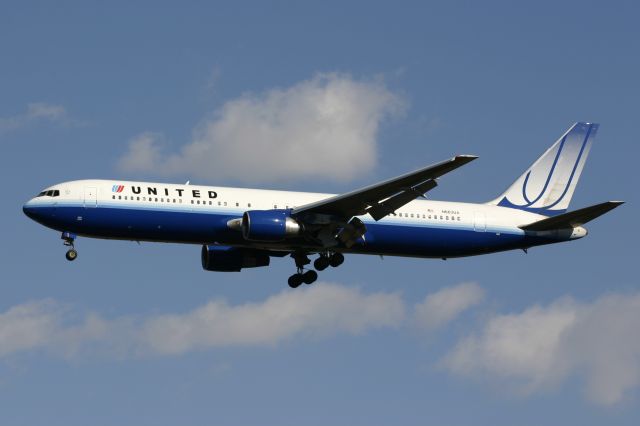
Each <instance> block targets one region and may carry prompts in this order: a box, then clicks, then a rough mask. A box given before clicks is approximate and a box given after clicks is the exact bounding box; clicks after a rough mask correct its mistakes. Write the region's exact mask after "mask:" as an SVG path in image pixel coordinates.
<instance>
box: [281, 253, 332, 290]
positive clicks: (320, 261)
mask: <svg viewBox="0 0 640 426" xmlns="http://www.w3.org/2000/svg"><path fill="white" fill-rule="evenodd" d="M291 257H293V260H294V261H295V262H296V268H297V270H298V272H297V273H295V274H293V275H291V276H290V277H289V281H288V283H289V287H291V288H298V287H300V285H301V284H302V283H305V284H312V283H313V282H315V281H316V280H317V279H318V273H317V272H316V271H314V270H312V269H309V270H307V271H306V272H305V271H304V267H305V266H306V265H308V264H309V263H311V260H309V257H307V255H306V254H304V253H294V254H292V255H291ZM343 263H344V255H343V254H342V253H322V254H320V256H318V258H317V259H316V260H315V261H314V262H313V267H314V268H315V269H316V270H318V271H324V270H325V269H327V268H328V267H329V266H331V267H334V268H336V267H338V266H340V265H342V264H343Z"/></svg>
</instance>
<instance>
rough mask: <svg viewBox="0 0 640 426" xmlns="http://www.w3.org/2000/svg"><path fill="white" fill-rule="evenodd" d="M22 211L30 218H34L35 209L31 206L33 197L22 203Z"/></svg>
mask: <svg viewBox="0 0 640 426" xmlns="http://www.w3.org/2000/svg"><path fill="white" fill-rule="evenodd" d="M22 211H23V212H24V214H26V215H27V217H29V218H30V219H34V218H35V209H34V207H33V199H31V200H29V201H27V202H26V203H24V205H23V206H22Z"/></svg>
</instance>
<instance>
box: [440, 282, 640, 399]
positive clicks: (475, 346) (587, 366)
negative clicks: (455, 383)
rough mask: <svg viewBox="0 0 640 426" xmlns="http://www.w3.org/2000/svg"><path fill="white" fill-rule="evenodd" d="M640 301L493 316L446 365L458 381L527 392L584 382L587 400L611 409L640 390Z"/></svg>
mask: <svg viewBox="0 0 640 426" xmlns="http://www.w3.org/2000/svg"><path fill="white" fill-rule="evenodd" d="M638 329H640V294H638V293H637V294H631V295H609V296H603V297H601V298H599V299H597V300H596V301H594V302H593V303H579V302H576V301H574V300H572V299H569V298H565V299H561V300H558V301H556V302H554V303H551V304H550V305H548V306H533V307H531V308H528V309H526V310H525V311H523V312H521V313H516V314H509V315H496V316H494V317H493V318H491V319H489V320H488V321H487V323H486V324H485V325H484V327H483V329H482V330H481V331H480V332H479V333H478V334H476V335H472V336H468V337H466V338H464V339H462V340H461V341H460V342H458V344H457V346H456V347H455V349H454V350H453V351H452V352H451V353H450V354H449V355H448V356H447V357H446V358H445V360H444V364H445V365H446V367H447V368H448V369H449V370H450V371H452V372H454V373H456V374H461V375H483V376H487V377H498V378H501V379H504V380H507V381H508V382H515V383H517V384H520V385H523V390H525V391H527V392H533V391H537V390H540V389H543V388H548V387H550V386H555V385H558V384H559V383H561V382H562V381H564V380H566V379H567V378H568V377H569V376H571V375H574V374H584V376H585V378H586V389H585V391H586V394H587V396H588V397H589V398H590V399H591V400H592V401H595V402H596V403H599V404H604V405H611V404H615V403H618V402H620V401H621V400H622V399H623V398H624V396H625V394H626V393H627V392H629V391H630V390H632V389H635V388H637V387H638V386H639V385H640V340H639V339H637V330H638Z"/></svg>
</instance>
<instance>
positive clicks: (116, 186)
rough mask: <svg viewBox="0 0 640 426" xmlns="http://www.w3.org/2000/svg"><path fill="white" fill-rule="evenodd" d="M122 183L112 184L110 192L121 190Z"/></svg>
mask: <svg viewBox="0 0 640 426" xmlns="http://www.w3.org/2000/svg"><path fill="white" fill-rule="evenodd" d="M123 189H124V185H113V187H112V188H111V192H122V190H123Z"/></svg>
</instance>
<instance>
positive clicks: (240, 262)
mask: <svg viewBox="0 0 640 426" xmlns="http://www.w3.org/2000/svg"><path fill="white" fill-rule="evenodd" d="M201 260H202V269H204V270H206V271H217V272H239V271H240V270H241V269H242V268H257V267H261V266H269V261H270V260H271V259H270V257H269V255H268V254H266V252H262V251H259V250H251V249H243V248H235V247H228V246H207V245H203V246H202V254H201Z"/></svg>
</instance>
